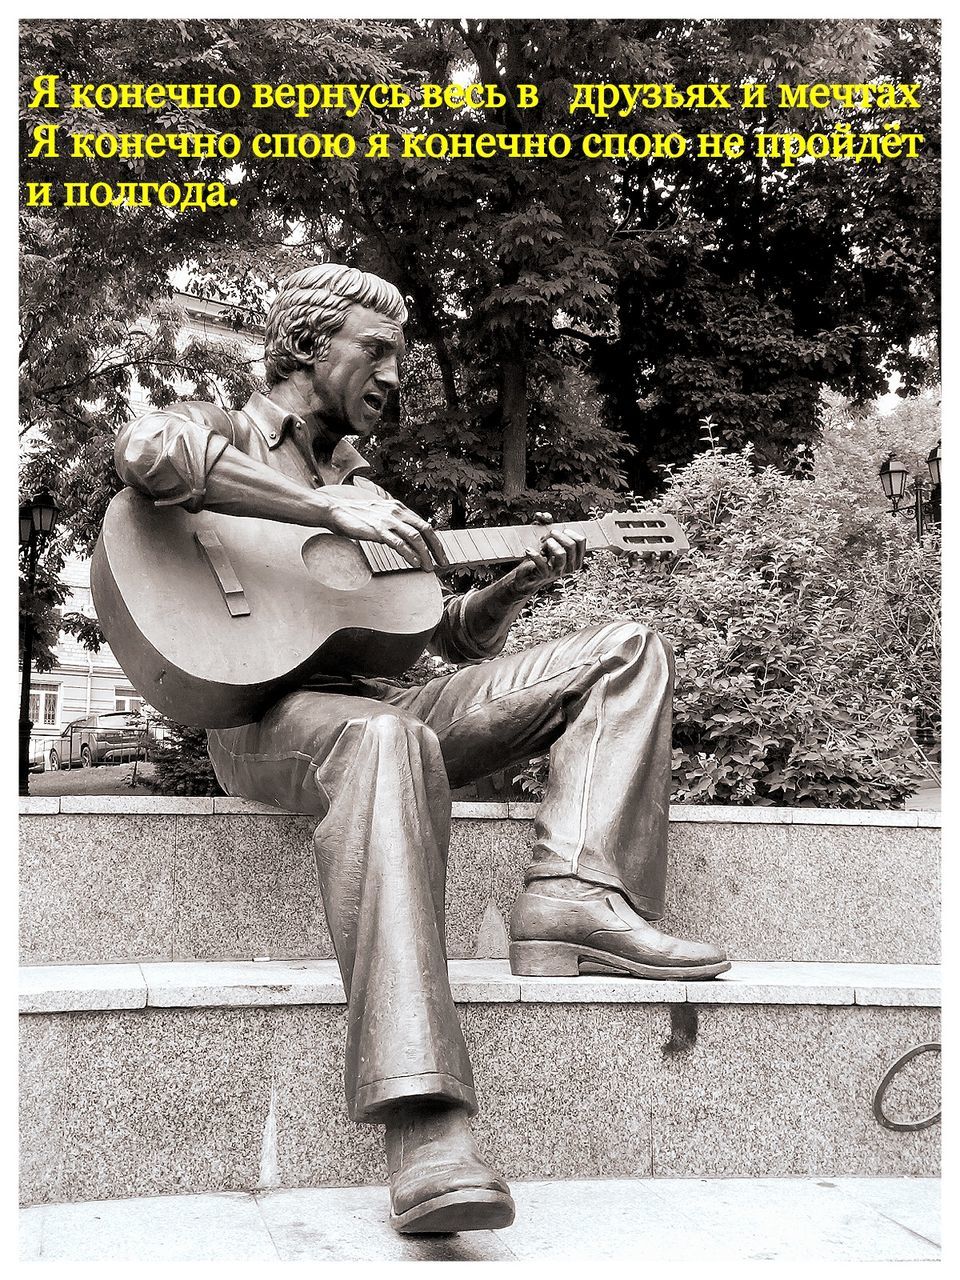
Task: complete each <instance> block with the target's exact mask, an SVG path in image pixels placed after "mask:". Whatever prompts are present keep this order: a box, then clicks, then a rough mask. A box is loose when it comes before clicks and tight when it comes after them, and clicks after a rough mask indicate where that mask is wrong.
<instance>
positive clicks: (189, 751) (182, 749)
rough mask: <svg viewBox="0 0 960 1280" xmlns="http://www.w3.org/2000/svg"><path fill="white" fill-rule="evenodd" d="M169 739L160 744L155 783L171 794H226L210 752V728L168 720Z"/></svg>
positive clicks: (154, 775)
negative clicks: (191, 726) (208, 748)
mask: <svg viewBox="0 0 960 1280" xmlns="http://www.w3.org/2000/svg"><path fill="white" fill-rule="evenodd" d="M164 723H165V725H166V729H167V737H166V739H165V741H164V742H163V743H162V744H161V745H160V746H159V747H157V751H156V755H155V763H154V773H153V786H154V790H155V791H160V792H162V793H163V794H164V795H168V796H222V795H223V788H222V787H221V786H220V783H219V782H218V781H217V777H216V774H215V773H214V772H213V764H212V763H211V760H210V757H209V755H208V754H207V731H206V729H191V728H188V727H187V726H186V725H182V724H175V723H174V722H173V721H172V720H167V721H165V722H164Z"/></svg>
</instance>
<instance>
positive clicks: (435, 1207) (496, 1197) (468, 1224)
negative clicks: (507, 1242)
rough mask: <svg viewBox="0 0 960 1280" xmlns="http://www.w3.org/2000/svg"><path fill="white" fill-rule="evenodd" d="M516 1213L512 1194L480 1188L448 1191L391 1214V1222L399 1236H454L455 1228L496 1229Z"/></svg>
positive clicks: (458, 1229) (506, 1225)
mask: <svg viewBox="0 0 960 1280" xmlns="http://www.w3.org/2000/svg"><path fill="white" fill-rule="evenodd" d="M515 1214H516V1206H515V1205H514V1203H513V1197H512V1196H510V1195H508V1194H507V1193H506V1192H504V1191H483V1190H481V1189H480V1188H479V1187H478V1188H475V1189H469V1188H468V1189H466V1190H464V1191H448V1192H447V1193H446V1195H442V1196H434V1197H433V1199H432V1200H425V1201H424V1202H423V1204H418V1205H415V1206H414V1207H413V1208H412V1209H408V1210H407V1211H406V1213H392V1214H391V1215H390V1225H391V1227H393V1229H394V1231H399V1232H400V1234H401V1235H453V1234H454V1233H456V1232H457V1231H495V1230H497V1228H498V1227H509V1226H510V1224H511V1223H512V1222H513V1219H514V1215H515Z"/></svg>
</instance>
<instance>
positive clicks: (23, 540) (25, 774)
mask: <svg viewBox="0 0 960 1280" xmlns="http://www.w3.org/2000/svg"><path fill="white" fill-rule="evenodd" d="M58 515H59V508H58V507H57V504H56V502H55V501H54V498H53V494H51V493H50V492H49V491H48V490H44V492H43V493H38V494H36V496H35V497H33V498H31V499H30V501H29V502H25V503H23V504H22V506H21V507H20V545H21V547H26V548H27V584H28V586H29V589H30V595H31V596H32V595H33V592H34V589H35V587H36V583H37V557H38V555H39V553H40V541H41V539H43V540H44V541H45V540H46V539H47V538H49V536H50V534H51V533H52V532H53V529H54V526H55V525H56V523H57V516H58ZM32 667H33V617H32V615H31V614H27V616H26V617H25V618H24V620H23V641H22V646H21V651H20V752H19V761H18V764H19V780H20V794H21V795H22V796H26V795H29V794H30V734H31V733H32V732H33V721H32V720H31V719H30V676H31V669H32Z"/></svg>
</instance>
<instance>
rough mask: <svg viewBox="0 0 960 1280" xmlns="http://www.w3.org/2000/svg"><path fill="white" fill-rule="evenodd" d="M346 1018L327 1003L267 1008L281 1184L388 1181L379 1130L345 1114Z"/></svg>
mask: <svg viewBox="0 0 960 1280" xmlns="http://www.w3.org/2000/svg"><path fill="white" fill-rule="evenodd" d="M345 1040H346V1020H345V1018H344V1015H343V1010H342V1008H340V1009H338V1008H335V1007H334V1006H331V1005H314V1006H311V1007H307V1006H300V1007H297V1006H290V1007H287V1008H279V1009H276V1010H274V1011H272V1018H271V1040H270V1072H271V1075H272V1079H273V1087H274V1093H273V1100H272V1104H271V1106H272V1110H273V1113H274V1118H275V1123H276V1132H277V1155H276V1159H277V1179H278V1182H279V1185H281V1186H284V1187H316V1186H324V1185H326V1186H330V1185H334V1186H349V1185H351V1184H358V1183H360V1184H362V1183H378V1182H385V1181H386V1157H385V1156H384V1153H383V1135H382V1130H381V1129H380V1127H379V1126H377V1125H367V1124H363V1125H357V1124H354V1123H353V1122H352V1121H351V1120H350V1119H349V1118H348V1116H347V1108H346V1103H345V1101H344V1087H343V1055H344V1046H345Z"/></svg>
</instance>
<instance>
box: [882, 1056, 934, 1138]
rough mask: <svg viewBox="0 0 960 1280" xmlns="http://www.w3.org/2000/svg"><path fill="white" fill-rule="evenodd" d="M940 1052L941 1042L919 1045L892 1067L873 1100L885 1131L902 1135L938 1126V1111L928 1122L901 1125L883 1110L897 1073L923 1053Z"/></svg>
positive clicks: (919, 1121)
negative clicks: (889, 1130)
mask: <svg viewBox="0 0 960 1280" xmlns="http://www.w3.org/2000/svg"><path fill="white" fill-rule="evenodd" d="M939 1052H940V1044H939V1041H933V1042H931V1043H930V1044H918V1045H916V1046H915V1047H914V1048H913V1049H908V1050H907V1052H906V1053H904V1054H902V1055H901V1056H900V1057H899V1058H898V1059H897V1060H896V1062H895V1063H894V1064H893V1066H892V1067H890V1069H889V1070H888V1071H887V1073H886V1075H885V1076H884V1077H883V1079H882V1080H881V1081H880V1083H879V1084H878V1085H877V1092H876V1093H875V1094H874V1098H873V1114H874V1116H875V1117H876V1119H877V1120H878V1121H879V1122H880V1124H882V1125H883V1126H884V1128H885V1129H895V1130H897V1131H898V1132H900V1133H904V1132H913V1131H915V1130H917V1129H929V1128H930V1126H931V1125H934V1124H936V1123H937V1121H938V1120H939V1119H940V1112H939V1111H937V1112H936V1114H935V1115H932V1116H928V1117H927V1118H926V1120H915V1121H911V1122H910V1123H901V1122H900V1121H899V1120H891V1119H889V1117H888V1116H887V1115H886V1114H885V1113H884V1110H883V1098H884V1094H885V1093H886V1092H887V1089H888V1088H889V1087H890V1083H891V1081H892V1080H893V1078H894V1076H895V1075H896V1074H897V1072H898V1071H899V1070H900V1069H901V1067H905V1066H906V1064H907V1063H908V1062H910V1061H911V1060H912V1059H913V1058H917V1057H919V1056H920V1054H921V1053H939Z"/></svg>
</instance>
